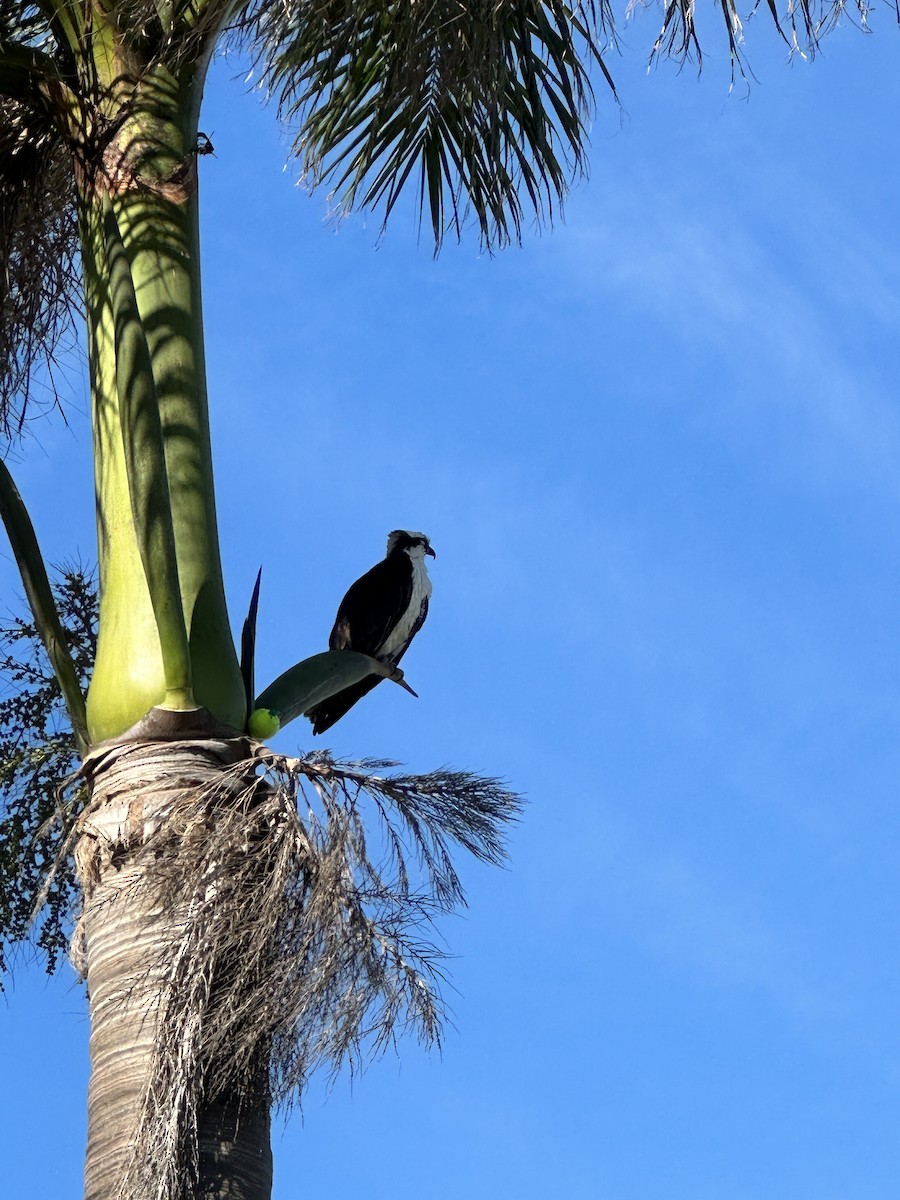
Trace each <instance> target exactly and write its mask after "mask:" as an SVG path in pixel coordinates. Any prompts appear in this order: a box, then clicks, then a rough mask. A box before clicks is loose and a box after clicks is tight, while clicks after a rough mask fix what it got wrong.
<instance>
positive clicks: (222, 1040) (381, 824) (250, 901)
mask: <svg viewBox="0 0 900 1200" xmlns="http://www.w3.org/2000/svg"><path fill="white" fill-rule="evenodd" d="M394 765H395V764H392V763H387V762H382V761H377V762H376V761H371V760H370V761H366V762H359V763H341V762H337V761H335V760H334V759H333V758H331V756H330V755H328V754H321V753H320V754H316V755H307V756H304V757H302V758H294V759H289V758H284V757H281V756H278V755H274V754H272V753H271V752H270V751H269V750H267V749H266V748H265V747H263V746H260V745H258V744H257V747H256V752H255V757H253V758H251V759H250V760H249V761H247V760H246V759H245V760H243V761H241V762H238V763H236V764H235V765H234V766H233V767H231V768H229V769H228V770H227V771H226V772H225V773H224V774H223V775H222V776H221V777H220V778H219V779H217V781H216V783H215V784H214V785H213V786H212V787H206V788H205V789H204V788H199V789H193V790H191V789H188V790H186V791H185V792H183V793H180V794H179V795H178V796H177V798H176V799H175V800H174V801H173V802H172V805H171V808H170V810H169V811H167V812H166V813H161V814H160V819H159V824H158V826H157V832H156V833H155V834H154V835H153V836H151V837H150V838H149V840H148V841H147V842H146V843H145V844H144V846H143V847H142V848H141V849H140V850H139V851H138V853H139V854H143V855H145V861H146V864H147V871H148V873H149V876H150V886H151V888H152V889H153V890H154V892H155V894H156V896H157V899H158V901H159V904H160V905H161V907H162V909H163V911H166V912H169V913H171V914H172V915H173V916H175V917H176V920H175V921H174V922H173V925H172V928H173V929H174V930H175V932H176V939H175V942H173V943H172V944H169V945H167V947H166V951H165V961H164V962H162V961H161V962H154V963H147V964H145V967H146V970H147V981H146V982H147V986H149V987H151V988H153V989H154V994H155V995H157V996H158V997H159V1008H158V1010H157V1011H158V1014H159V1017H158V1027H157V1032H156V1047H155V1058H154V1065H153V1070H152V1075H151V1078H150V1080H149V1081H148V1084H147V1088H146V1094H145V1104H144V1112H143V1117H142V1120H141V1127H140V1130H139V1132H138V1134H137V1137H136V1139H135V1142H134V1144H133V1156H132V1163H131V1168H130V1171H129V1185H128V1188H127V1189H126V1190H125V1191H124V1192H123V1193H122V1195H123V1197H125V1198H126V1200H127V1198H130V1197H135V1198H136V1197H139V1196H140V1197H144V1196H146V1195H147V1187H148V1185H149V1182H150V1181H149V1180H148V1178H147V1177H146V1174H145V1172H146V1171H152V1172H153V1181H154V1182H158V1181H159V1179H160V1178H162V1175H163V1173H164V1172H171V1177H172V1179H173V1180H175V1181H177V1180H181V1181H182V1184H183V1182H184V1180H185V1179H186V1178H189V1177H190V1172H191V1160H192V1154H193V1153H194V1152H195V1151H194V1150H193V1149H192V1146H191V1142H192V1139H194V1145H196V1141H195V1138H196V1121H197V1113H198V1112H199V1111H200V1109H201V1107H202V1105H203V1103H204V1101H208V1100H209V1099H210V1097H215V1096H219V1095H222V1094H241V1092H242V1090H243V1089H244V1088H247V1087H250V1086H252V1085H253V1082H254V1081H255V1080H257V1079H258V1072H259V1065H260V1063H261V1062H265V1061H268V1062H269V1064H270V1069H269V1080H270V1087H271V1093H272V1096H273V1098H274V1100H275V1101H276V1102H282V1103H290V1102H291V1100H292V1099H295V1098H296V1097H298V1096H299V1094H300V1092H301V1090H302V1088H303V1085H304V1084H305V1082H306V1080H307V1079H308V1077H309V1075H310V1074H311V1072H313V1071H314V1070H315V1069H316V1068H318V1067H323V1066H324V1067H325V1069H326V1070H331V1071H337V1069H338V1068H339V1067H340V1066H341V1065H342V1064H344V1063H349V1065H350V1066H351V1068H353V1067H356V1066H359V1065H360V1064H361V1062H362V1061H363V1059H364V1058H365V1057H366V1056H368V1055H374V1054H377V1053H379V1052H380V1051H382V1050H384V1049H385V1048H387V1047H388V1046H390V1045H392V1044H393V1043H394V1042H395V1041H396V1039H397V1038H398V1037H399V1036H400V1035H401V1034H402V1033H404V1032H407V1031H410V1032H413V1033H414V1034H415V1035H417V1036H418V1038H419V1039H420V1040H421V1041H422V1042H423V1043H425V1044H439V1043H440V1040H441V1029H442V1020H443V1015H444V1010H443V1004H442V1001H441V996H440V983H441V980H442V978H443V976H442V970H441V962H442V954H441V952H440V951H439V949H437V948H436V946H435V945H434V943H433V941H432V939H431V937H430V936H429V934H430V931H431V927H432V925H433V921H434V918H435V917H436V916H437V915H439V914H440V913H442V912H446V911H448V910H450V909H452V908H453V907H454V906H455V905H458V904H460V903H463V902H464V901H463V893H462V887H461V885H460V880H459V876H458V874H457V872H456V870H455V868H454V866H453V864H452V862H451V851H452V849H453V846H454V844H456V845H461V846H464V847H465V848H466V849H468V850H469V851H470V852H472V853H473V854H474V855H475V856H476V857H477V858H479V859H482V860H484V861H488V862H495V863H496V862H500V861H502V859H503V858H504V857H505V850H504V840H503V835H504V830H505V828H506V827H507V826H508V824H509V823H510V822H511V821H514V820H515V819H516V817H517V815H518V812H519V810H520V807H521V801H520V798H519V797H518V796H516V795H515V794H514V793H512V792H510V791H509V790H508V789H507V788H505V787H504V786H503V785H502V784H501V783H500V782H499V781H497V780H495V779H490V778H482V777H480V776H477V775H473V774H472V773H470V772H465V771H449V770H440V771H435V772H432V773H429V774H426V775H407V774H397V773H386V772H388V769H389V768H391V767H393V766H394ZM372 818H376V819H375V820H373V819H372ZM85 819H87V820H90V812H89V811H88V813H87V814H86V816H85ZM137 986H140V983H138V985H137ZM158 989H161V990H158ZM201 1030H202V1036H199V1033H198V1031H201ZM176 1107H177V1108H178V1110H179V1111H178V1114H177V1124H178V1126H179V1128H180V1131H181V1133H180V1137H178V1138H175V1139H173V1137H172V1129H173V1125H172V1122H173V1119H176V1117H174V1116H173V1114H174V1112H175V1108H176ZM173 1153H174V1154H175V1159H173V1157H172V1155H173ZM176 1160H177V1161H176ZM182 1184H179V1185H178V1186H179V1187H180V1186H182ZM154 1194H157V1193H156V1192H154ZM180 1194H181V1193H180V1192H179V1191H178V1187H176V1186H175V1184H174V1183H173V1187H172V1189H170V1190H169V1191H165V1196H166V1197H169V1196H171V1197H175V1196H177V1195H180ZM159 1195H160V1196H162V1195H163V1192H159Z"/></svg>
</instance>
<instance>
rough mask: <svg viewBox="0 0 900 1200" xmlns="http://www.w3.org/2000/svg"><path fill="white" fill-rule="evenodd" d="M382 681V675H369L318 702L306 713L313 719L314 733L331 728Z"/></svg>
mask: <svg viewBox="0 0 900 1200" xmlns="http://www.w3.org/2000/svg"><path fill="white" fill-rule="evenodd" d="M381 681H382V677H381V676H380V675H367V676H366V678H365V679H362V680H360V682H359V683H354V684H353V685H352V687H348V688H344V690H343V691H342V692H338V693H337V694H336V695H334V696H331V697H330V698H329V699H328V700H323V701H322V703H321V704H317V705H316V706H315V708H311V709H310V710H309V712H308V713H307V714H306V715H307V716H308V717H309V719H310V720H311V721H312V727H313V733H324V732H325V730H326V729H330V728H331V726H332V725H334V723H335V722H336V721H339V720H340V719H341V717H342V716H344V714H345V713H347V712H349V711H350V709H351V708H352V707H353V705H354V704H355V703H356V702H357V700H362V698H363V696H365V695H367V694H368V693H369V692H371V690H372V688H373V687H377V686H378V684H379V683H381Z"/></svg>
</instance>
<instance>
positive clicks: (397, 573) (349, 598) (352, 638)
mask: <svg viewBox="0 0 900 1200" xmlns="http://www.w3.org/2000/svg"><path fill="white" fill-rule="evenodd" d="M411 597H412V563H411V562H410V561H409V557H408V556H407V555H406V554H404V553H402V552H401V553H399V554H392V555H391V556H390V558H384V559H382V560H381V562H380V563H376V565H375V566H374V567H372V569H371V571H366V573H365V575H362V576H360V578H359V579H357V581H356V583H354V584H353V585H352V586H351V587H350V589H349V590H348V592H347V595H346V596H345V597H344V598H343V600H342V601H341V603H340V606H339V608H338V612H337V617H336V619H335V622H334V628H333V629H332V631H331V637H330V638H329V639H328V648H329V649H330V650H358V651H359V652H360V654H371V655H372V657H373V658H378V657H380V656H379V651H380V650H381V647H382V646H383V645H384V643H385V642H386V641H387V638H388V635H389V634H390V632H391V630H392V629H393V628H394V626H395V625H396V624H397V622H398V621H399V620H400V618H401V617H402V616H403V614H404V613H405V612H406V609H407V608H408V606H409V601H410V598H411Z"/></svg>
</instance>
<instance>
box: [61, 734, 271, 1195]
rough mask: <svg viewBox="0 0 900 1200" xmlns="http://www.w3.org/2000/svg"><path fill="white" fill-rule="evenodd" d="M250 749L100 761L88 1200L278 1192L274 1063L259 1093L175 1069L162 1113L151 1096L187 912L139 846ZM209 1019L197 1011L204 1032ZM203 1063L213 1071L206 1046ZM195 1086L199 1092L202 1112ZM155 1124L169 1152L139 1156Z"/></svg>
mask: <svg viewBox="0 0 900 1200" xmlns="http://www.w3.org/2000/svg"><path fill="white" fill-rule="evenodd" d="M246 748H247V744H246V742H245V741H244V740H243V739H234V740H223V741H216V740H210V741H205V742H172V743H159V742H156V743H133V744H131V745H128V744H120V745H119V746H116V747H112V748H111V749H110V748H106V752H105V753H104V754H103V755H102V756H95V757H94V759H93V760H91V759H89V763H88V766H89V770H90V771H91V772H92V774H93V779H92V783H93V800H92V804H91V807H90V810H89V816H88V818H87V820H86V821H85V823H84V826H83V829H82V833H81V838H80V841H79V844H78V847H77V850H76V862H77V866H78V870H79V875H80V878H81V882H82V886H83V888H84V894H85V904H84V914H83V919H82V925H81V933H82V935H83V953H84V964H83V965H84V969H85V974H86V978H87V985H88V992H89V997H90V1015H91V1040H90V1053H91V1080H90V1086H89V1091H88V1149H87V1162H86V1168H85V1200H119V1198H120V1197H121V1196H122V1195H125V1196H129V1197H130V1196H139V1197H141V1200H156V1197H160V1198H162V1197H165V1198H166V1200H224V1198H225V1197H227V1198H228V1200H268V1198H269V1196H270V1194H271V1180H272V1161H271V1149H270V1144H269V1100H268V1093H267V1089H266V1086H265V1083H264V1078H265V1064H260V1072H259V1075H260V1083H259V1085H258V1086H257V1087H256V1088H255V1089H251V1091H250V1093H249V1094H248V1093H246V1092H245V1093H242V1094H240V1095H236V1094H230V1095H227V1096H211V1097H210V1096H205V1095H203V1088H202V1084H200V1085H199V1086H197V1083H196V1080H195V1079H194V1080H192V1079H180V1078H178V1077H176V1078H175V1079H174V1080H173V1081H172V1085H171V1088H170V1089H169V1091H170V1093H171V1094H168V1095H165V1096H159V1095H157V1096H156V1101H157V1103H156V1105H155V1107H154V1106H150V1108H152V1109H153V1111H155V1113H156V1117H153V1115H152V1112H151V1116H150V1117H149V1118H148V1111H150V1108H148V1103H147V1101H148V1088H149V1087H150V1083H151V1079H155V1077H154V1074H153V1068H154V1053H155V1049H156V1044H157V1041H158V1035H159V1031H160V1013H161V1011H162V1006H163V1004H164V997H165V993H166V985H167V977H168V974H169V972H170V970H171V969H172V961H171V954H172V946H173V945H174V944H177V940H178V939H177V933H178V927H179V922H180V921H181V920H183V918H184V913H183V911H182V912H181V913H179V911H178V910H177V907H176V908H175V909H173V908H171V907H170V906H164V905H163V904H161V902H160V900H159V891H158V888H157V887H155V886H154V881H153V879H152V878H151V875H150V873H149V872H150V870H152V867H153V864H154V856H153V855H152V854H147V853H146V852H145V853H141V848H142V846H143V845H144V843H145V841H146V839H147V838H149V837H151V836H152V835H153V833H154V830H155V828H156V826H157V825H158V824H159V823H160V821H162V820H164V819H165V815H166V812H167V810H168V808H169V807H170V805H171V803H172V801H173V800H175V799H176V798H177V797H178V796H179V795H180V794H182V793H183V792H184V790H185V789H191V790H194V789H198V788H199V789H204V790H208V789H210V788H211V787H214V786H215V785H216V783H217V782H218V781H220V780H221V778H222V775H223V772H224V771H225V769H226V767H227V766H228V765H229V764H232V763H234V762H237V761H240V759H241V758H242V757H244V755H245V754H246ZM210 819H211V820H214V819H215V814H214V812H212V813H211V815H210ZM212 986H214V982H213V984H212ZM203 1018H204V1013H202V1012H198V1013H197V1014H196V1028H197V1031H198V1038H199V1037H200V1035H201V1032H202V1026H203ZM197 1062H198V1063H199V1064H200V1065H199V1067H198V1070H202V1069H203V1059H202V1049H201V1052H200V1056H199V1058H198V1059H197ZM205 1066H206V1068H209V1066H210V1064H205ZM192 1086H193V1087H194V1088H195V1091H194V1096H195V1097H196V1096H200V1097H201V1102H200V1104H199V1106H198V1107H196V1108H194V1107H193V1106H192V1095H191V1088H192ZM148 1119H155V1120H157V1122H158V1123H159V1122H160V1121H161V1122H162V1124H163V1126H165V1127H164V1128H163V1129H161V1130H157V1131H156V1134H155V1137H156V1144H158V1145H159V1146H160V1147H161V1151H160V1155H159V1158H158V1161H154V1162H144V1161H134V1155H133V1153H132V1150H133V1147H134V1146H135V1144H136V1142H137V1144H138V1145H141V1144H143V1143H144V1142H145V1139H144V1138H139V1133H140V1126H141V1123H142V1121H143V1122H146V1121H147V1120H148ZM123 1181H124V1183H125V1190H124V1192H123V1190H122V1189H123Z"/></svg>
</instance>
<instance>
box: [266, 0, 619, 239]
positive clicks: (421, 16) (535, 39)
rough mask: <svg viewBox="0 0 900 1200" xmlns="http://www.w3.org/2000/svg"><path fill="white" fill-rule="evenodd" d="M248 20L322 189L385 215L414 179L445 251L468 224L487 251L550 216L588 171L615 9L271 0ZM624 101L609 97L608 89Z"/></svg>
mask: <svg viewBox="0 0 900 1200" xmlns="http://www.w3.org/2000/svg"><path fill="white" fill-rule="evenodd" d="M251 14H252V19H251V22H250V24H249V25H248V29H249V30H250V36H251V38H252V40H253V42H254V43H255V46H256V49H257V52H258V54H259V57H260V59H261V60H262V61H264V62H265V63H266V64H267V74H268V82H269V84H270V85H271V87H272V90H273V91H275V92H276V93H277V94H278V95H279V96H280V99H281V112H282V115H283V116H284V117H285V118H286V119H287V120H288V121H289V122H291V123H296V124H297V126H298V129H299V132H298V136H297V140H296V143H295V149H296V150H297V152H298V154H299V155H300V157H301V158H302V159H303V160H304V163H305V166H306V169H307V173H308V175H309V177H310V178H311V179H312V180H313V181H317V180H319V179H328V180H329V181H331V182H332V183H333V186H334V189H335V191H336V192H337V193H338V194H339V195H340V197H341V199H342V203H343V204H344V205H346V206H350V205H353V204H354V203H355V202H357V201H359V202H360V203H362V204H364V205H367V206H380V207H381V208H382V209H383V212H384V216H385V220H386V219H387V217H388V216H389V215H390V212H391V210H392V209H393V208H394V206H395V205H396V203H397V201H398V199H399V197H400V194H401V191H402V190H403V188H404V185H405V184H406V183H407V181H408V180H409V179H410V177H412V178H413V179H414V180H415V179H417V180H418V189H419V195H420V200H421V205H422V207H423V208H426V207H427V210H428V212H429V213H430V217H431V225H432V229H433V232H434V237H435V242H436V244H437V245H440V243H441V240H442V238H443V237H444V234H445V232H447V231H448V230H453V231H454V232H456V233H457V234H458V233H459V230H460V227H461V225H462V223H463V221H464V220H465V218H466V217H467V215H468V214H470V213H471V214H472V215H473V216H474V218H475V220H476V222H477V224H478V227H479V229H480V232H481V237H482V240H483V242H484V243H485V244H486V245H488V246H491V245H495V244H497V245H503V244H504V243H506V242H509V241H511V240H518V239H519V237H520V235H521V230H522V225H523V223H524V221H525V218H526V215H527V211H528V210H529V209H530V210H531V211H532V212H533V214H534V217H535V219H536V220H537V221H539V222H540V221H541V220H542V219H549V218H551V217H552V215H553V211H554V209H555V207H556V206H557V204H558V203H559V201H560V200H561V199H562V197H563V195H564V194H565V191H566V189H567V186H568V181H569V178H570V176H571V175H572V174H573V173H578V172H579V171H581V170H583V169H584V165H585V164H584V153H585V143H586V140H587V134H586V122H587V120H588V118H589V116H590V113H591V110H592V107H593V91H592V88H591V83H590V77H589V75H590V70H591V68H592V66H593V65H595V64H596V65H598V66H599V69H600V71H601V72H602V74H603V75H604V77H605V79H606V81H607V82H608V83H609V85H610V87H612V80H611V78H610V76H609V74H608V72H607V70H606V67H605V64H604V61H603V56H602V51H601V46H600V40H601V37H602V36H603V35H604V34H605V33H606V31H608V30H611V29H612V18H611V14H610V11H609V9H608V7H607V5H606V3H605V0H604V3H602V4H600V5H595V3H594V0H586V2H585V3H574V4H569V3H565V0H422V2H420V3H414V4H410V3H409V2H408V0H387V3H385V2H384V0H299V2H297V3H291V4H284V3H282V2H281V0H263V2H262V3H260V4H259V5H258V6H257V7H256V9H255V10H251ZM613 90H614V89H613Z"/></svg>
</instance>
